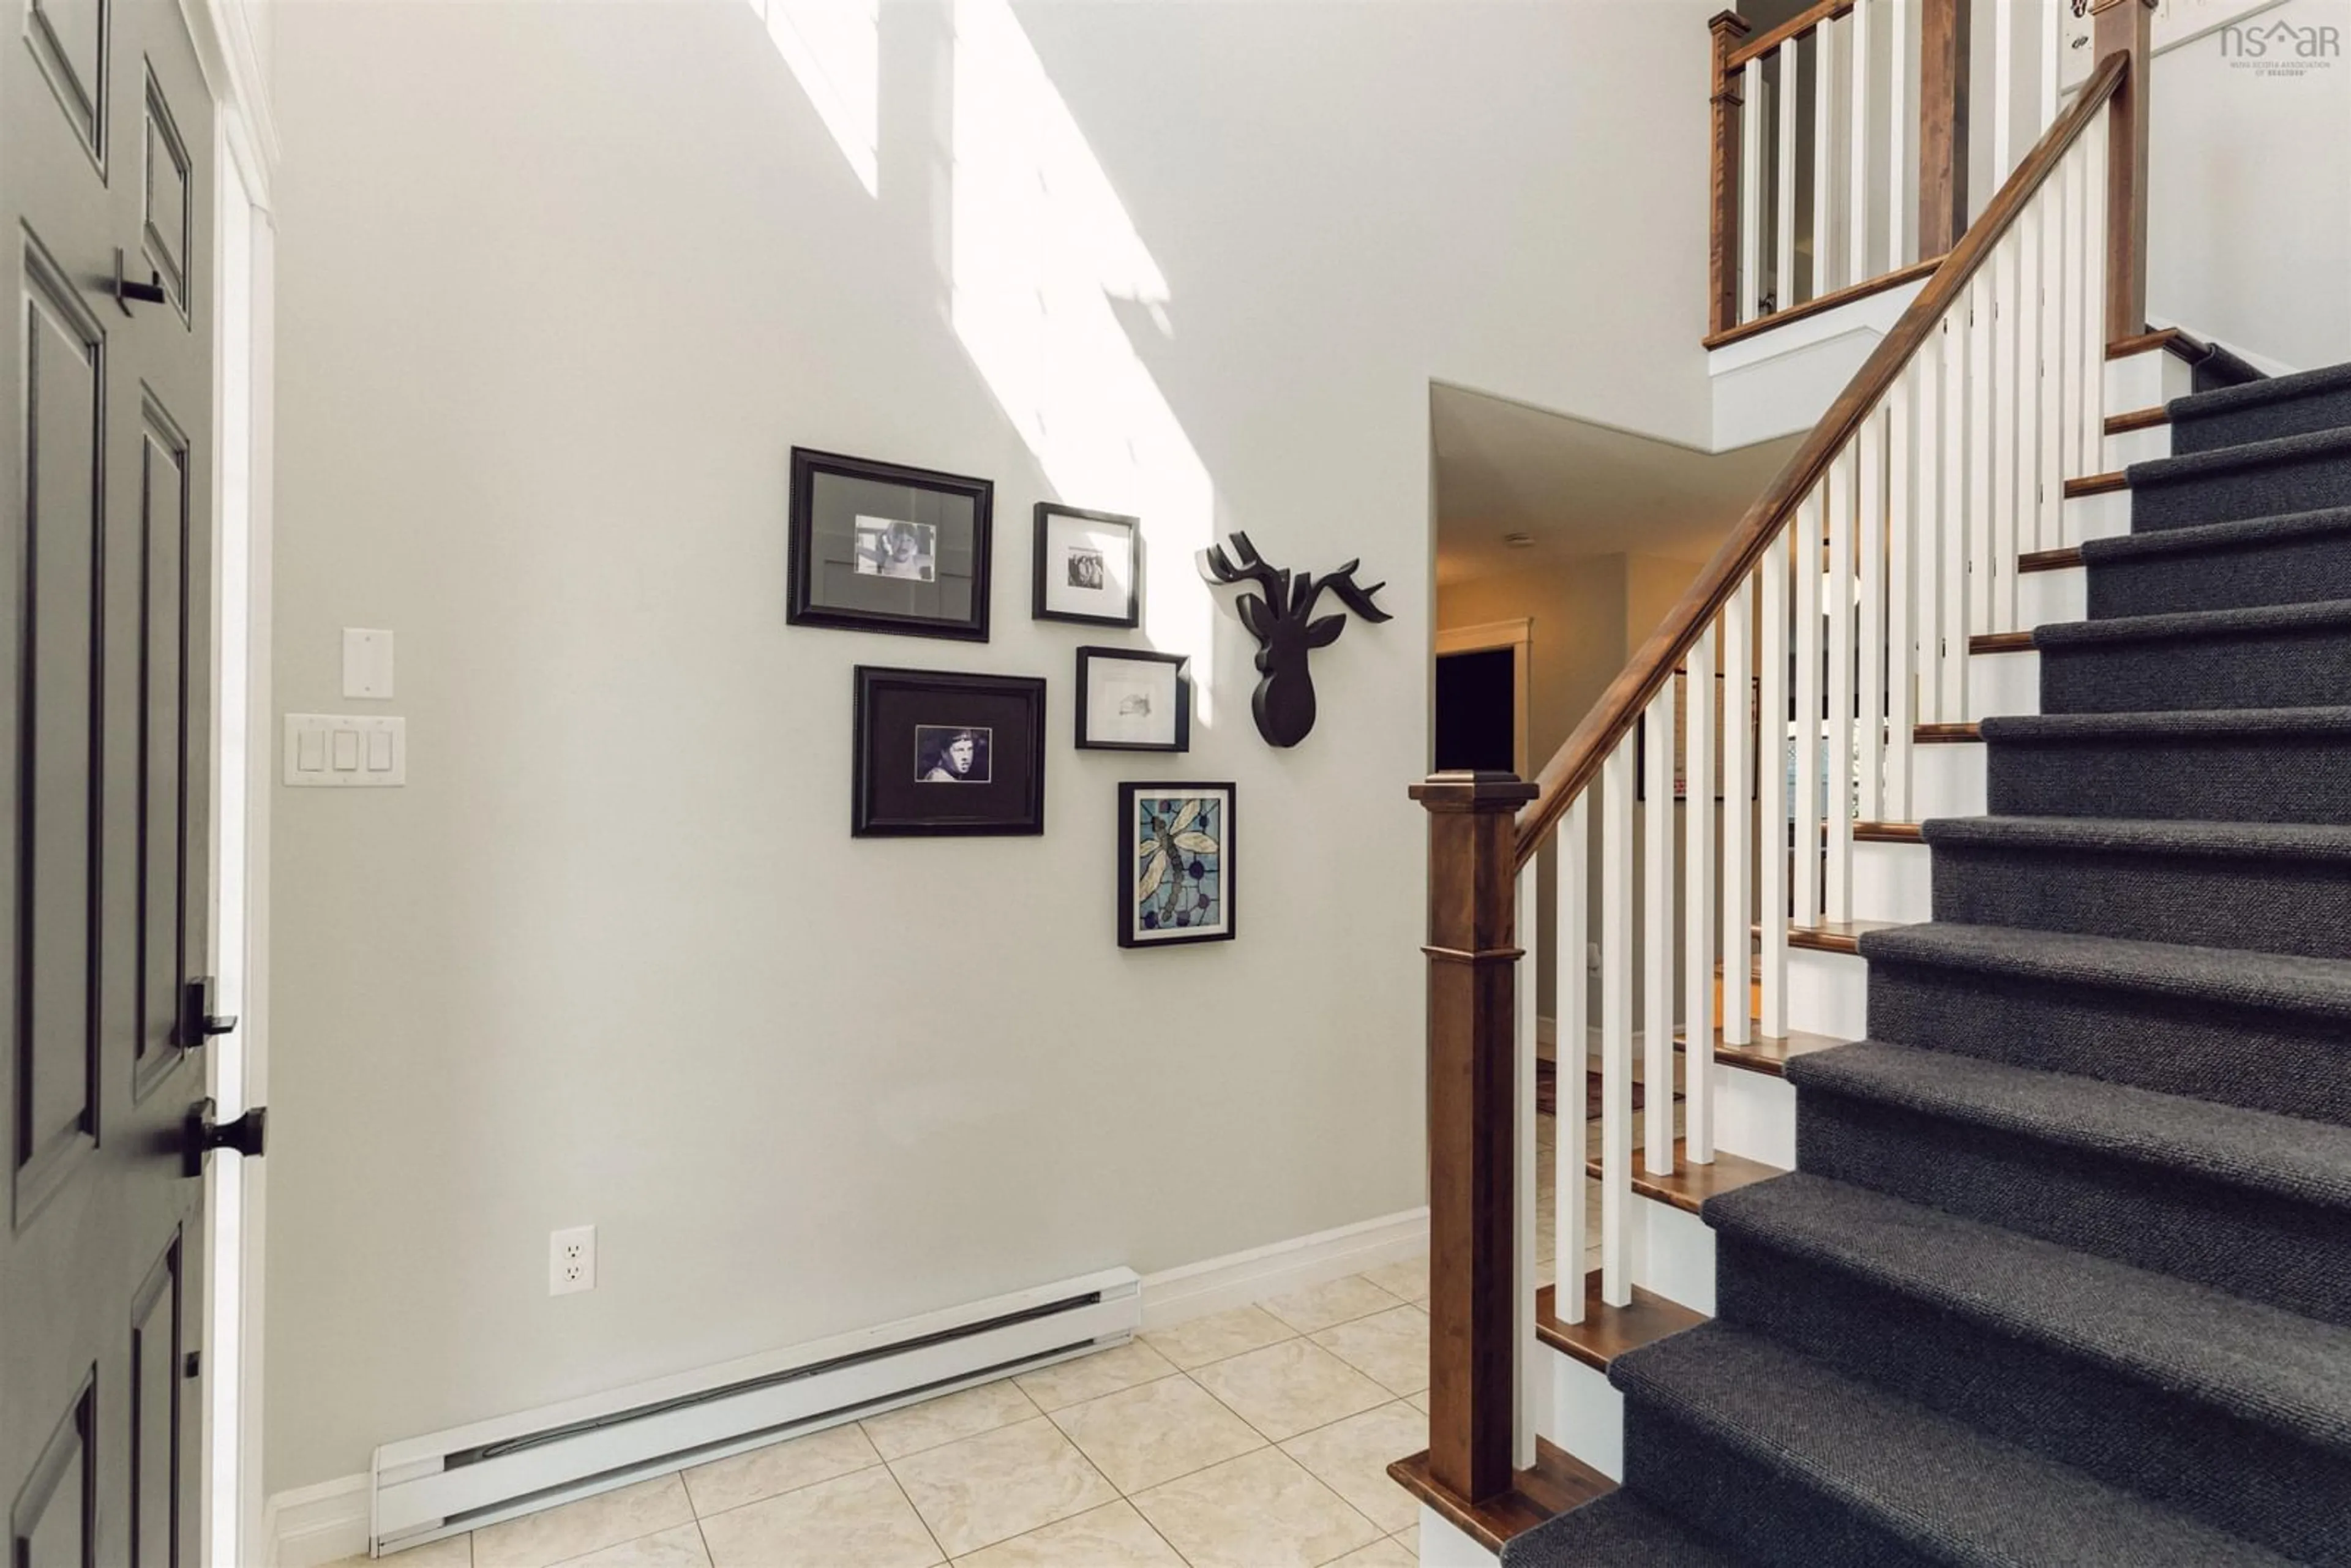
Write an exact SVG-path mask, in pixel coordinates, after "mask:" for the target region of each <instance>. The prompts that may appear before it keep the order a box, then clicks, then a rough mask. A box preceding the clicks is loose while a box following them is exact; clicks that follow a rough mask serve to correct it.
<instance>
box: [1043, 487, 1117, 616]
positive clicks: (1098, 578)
mask: <svg viewBox="0 0 2351 1568" xmlns="http://www.w3.org/2000/svg"><path fill="white" fill-rule="evenodd" d="M1029 597H1030V600H1031V606H1030V610H1029V615H1030V617H1031V618H1032V619H1034V620H1038V621H1076V622H1082V623H1084V624H1086V625H1089V626H1133V625H1134V624H1136V623H1137V622H1140V621H1141V620H1142V619H1143V524H1142V523H1141V522H1140V521H1138V520H1137V519H1135V518H1134V517H1123V516H1121V515H1120V514H1119V513H1116V512H1089V511H1084V510H1081V508H1079V507H1064V506H1062V505H1061V503H1060V502H1058V501H1040V502H1038V503H1037V559H1036V565H1035V568H1034V572H1033V577H1032V580H1031V582H1030V585H1029Z"/></svg>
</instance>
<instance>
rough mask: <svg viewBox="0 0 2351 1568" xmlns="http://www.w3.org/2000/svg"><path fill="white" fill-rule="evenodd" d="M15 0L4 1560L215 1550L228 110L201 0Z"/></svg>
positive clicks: (2, 835) (105, 1559) (139, 1559)
mask: <svg viewBox="0 0 2351 1568" xmlns="http://www.w3.org/2000/svg"><path fill="white" fill-rule="evenodd" d="M9 22H10V25H9V26H7V27H6V28H5V29H0V55H5V58H0V246H6V248H7V254H6V255H5V266H6V276H7V278H8V286H9V290H10V293H9V304H10V306H11V310H10V312H9V318H8V320H7V322H6V324H5V328H0V356H5V363H6V367H7V374H6V381H5V405H0V506H5V517H6V524H7V553H6V556H5V561H0V576H4V578H5V580H4V581H0V737H5V747H6V751H5V758H6V761H5V766H0V889H5V899H0V997H5V1012H0V1038H5V1041H6V1056H7V1066H8V1071H7V1073H6V1074H5V1078H6V1082H5V1085H0V1111H5V1134H6V1145H7V1150H8V1162H7V1169H8V1183H7V1190H6V1193H5V1204H6V1212H5V1215H0V1508H5V1510H6V1511H7V1512H6V1515H5V1525H6V1528H7V1531H8V1555H7V1558H6V1563H5V1568H96V1565H98V1564H105V1565H106V1568H114V1565H116V1564H131V1565H133V1568H161V1565H163V1564H184V1565H186V1568H194V1565H195V1563H197V1561H198V1552H197V1539H198V1534H197V1532H198V1527H199V1515H200V1513H201V1510H200V1508H199V1506H198V1503H199V1494H198V1490H197V1489H198V1486H199V1474H200V1470H201V1466H200V1465H199V1463H198V1449H197V1443H198V1431H199V1419H198V1417H199V1410H200V1403H201V1402H200V1401H199V1400H198V1398H197V1396H196V1390H197V1387H198V1385H197V1384H196V1383H195V1382H194V1381H193V1379H194V1378H195V1377H196V1376H197V1375H198V1374H199V1372H200V1370H201V1369H200V1368H199V1367H198V1365H197V1364H196V1362H195V1360H194V1359H193V1358H194V1355H195V1352H196V1349H197V1347H198V1345H199V1344H200V1343H201V1342H202V1337H203V1336H202V1333H201V1329H202V1308H203V1301H204V1292H203V1289H202V1284H203V1266H202V1260H201V1258H200V1257H199V1256H198V1254H199V1250H200V1249H201V1248H202V1245H203V1240H204V1225H203V1183H202V1182H200V1181H194V1180H190V1179H188V1178H187V1177H186V1176H183V1175H182V1145H183V1127H184V1124H185V1123H186V1120H187V1117H188V1114H189V1112H190V1110H191V1107H192V1106H193V1103H195V1102H197V1101H198V1100H199V1099H200V1098H201V1097H202V1095H203V1093H204V1052H203V1051H199V1050H196V1049H194V1048H195V1047H197V1046H200V1045H201V1044H202V1043H203V1039H202V1036H203V1034H204V1029H203V1028H201V1027H198V1028H188V1027H186V1026H183V1023H182V1021H181V1015H182V1012H183V997H184V995H185V994H186V990H187V988H188V985H189V982H190V980H191V978H192V977H193V975H194V974H195V973H196V972H198V971H199V970H200V969H201V968H202V967H203V964H204V957H205V955H206V953H207V951H208V947H207V936H206V931H205V915H206V911H207V904H208V897H209V891H210V877H209V874H208V863H207V862H208V846H209V842H210V831H209V827H208V824H209V821H210V818H209V806H208V801H207V799H206V796H207V785H208V780H209V777H210V773H209V768H208V751H209V746H210V736H211V708H212V704H211V690H210V686H211V681H212V657H211V653H210V650H211V646H212V638H211V628H210V624H209V617H210V612H211V605H212V572H211V543H212V523H213V518H212V504H211V497H212V474H211V468H212V420H213V330H214V327H213V314H214V312H213V301H212V297H211V291H212V278H211V277H210V276H209V274H210V271H211V264H212V256H213V233H212V231H213V134H214V132H213V107H212V100H211V99H210V97H209V96H208V94H207V92H206V89H205V85H204V79H203V77H202V75H201V73H200V69H199V68H198V65H197V62H196V56H195V52H194V49H193V47H192V45H191V44H190V42H189V39H188V36H187V33H186V30H185V27H184V25H183V22H182V20H181V16H180V11H179V8H178V6H177V5H172V4H170V3H169V0H15V5H13V6H12V15H11V16H10V18H9ZM19 22H21V24H22V26H21V27H20V26H17V24H18V23H19ZM118 256H119V265H118ZM118 277H126V278H127V280H128V282H129V283H130V284H131V285H132V286H134V287H131V289H127V290H126V289H123V288H120V287H118V284H117V279H118ZM142 294H143V295H145V296H147V297H146V298H139V297H138V296H140V295H142ZM191 1035H193V1037H194V1038H188V1036H191Z"/></svg>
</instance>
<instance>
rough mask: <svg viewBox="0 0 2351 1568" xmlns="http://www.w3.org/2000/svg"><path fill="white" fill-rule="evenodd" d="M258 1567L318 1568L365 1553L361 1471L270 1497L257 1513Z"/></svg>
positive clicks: (365, 1501)
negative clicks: (262, 1552)
mask: <svg viewBox="0 0 2351 1568" xmlns="http://www.w3.org/2000/svg"><path fill="white" fill-rule="evenodd" d="M261 1538H262V1542H263V1545H264V1549H265V1550H266V1552H268V1556H267V1557H266V1559H265V1560H264V1568H319V1564H321V1563H332V1562H335V1561H337V1560H338V1559H340V1558H344V1557H358V1556H362V1555H364V1554H365V1553H366V1552H367V1549H368V1479H367V1475H366V1473H365V1472H364V1471H362V1472H361V1473H360V1474H359V1475H355V1476H339V1477H337V1478H336V1479H333V1480H330V1481H320V1482H319V1484H318V1485H316V1486H308V1487H298V1488H296V1489H295V1490H292V1491H282V1492H279V1493H277V1495H276V1496H274V1497H272V1498H271V1499H270V1500H269V1501H268V1502H267V1504H266V1505H265V1506H264V1508H263V1510H262V1514H261Z"/></svg>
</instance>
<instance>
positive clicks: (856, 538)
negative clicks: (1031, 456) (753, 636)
mask: <svg viewBox="0 0 2351 1568" xmlns="http://www.w3.org/2000/svg"><path fill="white" fill-rule="evenodd" d="M995 496H996V486H995V485H994V484H993V483H992V482H991V481H989V480H987V479H969V478H965V477H963V476H959V475H955V474H938V473H934V472H932V471H931V470H929V469H927V468H908V467H904V466H903V465H899V464H895V463H876V462H872V461H870V460H868V459H866V458H862V457H843V456H841V455H838V454H836V453H831V452H811V451H810V450H809V449H808V448H806V447H802V446H795V447H793V448H792V480H791V518H790V531H791V538H790V542H789V549H788V551H787V554H788V556H789V575H790V579H791V580H790V585H789V587H790V600H789V605H788V607H787V611H786V614H785V620H786V621H787V622H789V623H790V624H792V625H794V626H830V627H834V628H837V629H840V630H845V631H853V632H899V633H902V634H904V635H906V636H913V637H960V638H964V639H967V640H968V641H970V642H975V643H985V642H987V565H988V545H989V538H990V528H991V509H992V507H993V506H994V503H995Z"/></svg>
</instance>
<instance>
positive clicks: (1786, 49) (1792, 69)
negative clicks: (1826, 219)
mask: <svg viewBox="0 0 2351 1568" xmlns="http://www.w3.org/2000/svg"><path fill="white" fill-rule="evenodd" d="M1797 44H1798V40H1796V39H1794V38H1791V39H1789V40H1788V41H1787V42H1786V43H1784V44H1782V45H1781V46H1780V47H1779V48H1778V49H1776V50H1774V51H1773V57H1774V58H1775V59H1777V60H1778V61H1779V62H1780V156H1779V164H1780V178H1779V182H1778V188H1777V190H1776V191H1775V192H1774V201H1773V206H1774V207H1775V208H1776V209H1777V211H1776V212H1775V213H1774V214H1773V216H1774V223H1773V226H1772V232H1771V239H1772V256H1773V262H1774V266H1773V270H1772V278H1771V307H1772V308H1773V309H1775V310H1785V309H1786V308H1788V307H1789V306H1791V305H1793V304H1795V303H1796V300H1797V298H1798V297H1797V294H1796V107H1797V99H1798V97H1799V94H1798V91H1797V89H1798V88H1799V86H1800V85H1801V84H1802V78H1803V74H1804V73H1803V50H1802V49H1801V48H1799V47H1797Z"/></svg>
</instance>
